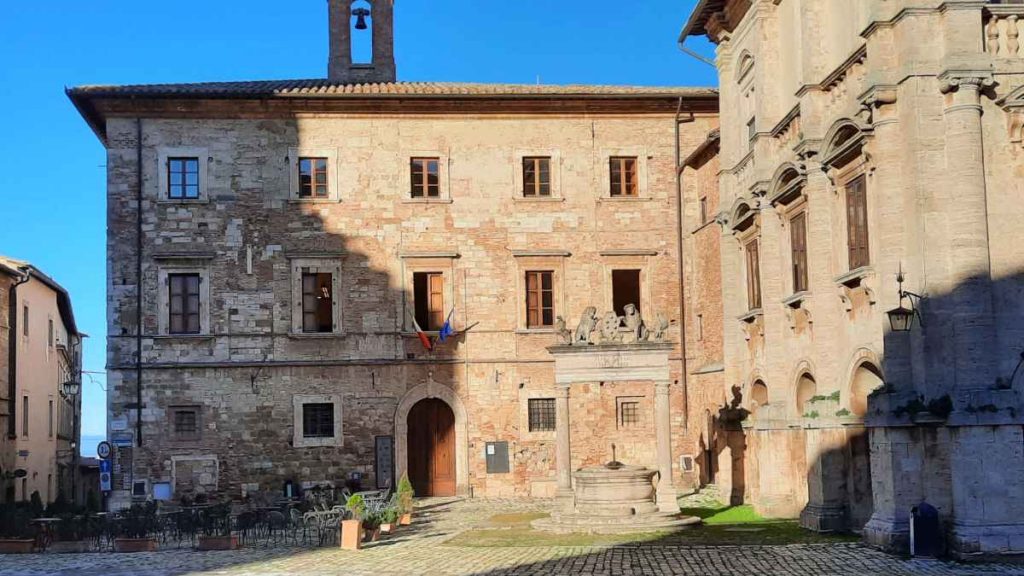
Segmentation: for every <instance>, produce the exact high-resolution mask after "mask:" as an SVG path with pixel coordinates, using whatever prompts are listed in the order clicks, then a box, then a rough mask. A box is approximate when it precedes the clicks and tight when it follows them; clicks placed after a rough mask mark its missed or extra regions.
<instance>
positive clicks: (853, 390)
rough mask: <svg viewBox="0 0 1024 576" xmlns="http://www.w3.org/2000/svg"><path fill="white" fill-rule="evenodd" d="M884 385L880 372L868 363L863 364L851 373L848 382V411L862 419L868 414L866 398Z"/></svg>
mask: <svg viewBox="0 0 1024 576" xmlns="http://www.w3.org/2000/svg"><path fill="white" fill-rule="evenodd" d="M884 385H885V382H884V381H883V380H882V373H881V371H880V370H879V369H878V368H877V367H875V365H874V364H871V363H870V362H865V363H863V364H861V365H860V366H858V367H857V369H856V370H854V372H853V380H852V381H851V382H850V411H851V412H853V413H854V415H856V416H861V417H863V416H864V415H865V414H867V413H868V396H869V395H870V394H871V393H872V392H874V391H875V390H877V389H878V388H881V387H882V386H884Z"/></svg>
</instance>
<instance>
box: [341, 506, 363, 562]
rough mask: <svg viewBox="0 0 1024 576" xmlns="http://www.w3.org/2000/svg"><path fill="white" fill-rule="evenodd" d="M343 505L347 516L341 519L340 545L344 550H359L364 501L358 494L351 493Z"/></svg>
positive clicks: (361, 537) (361, 539)
mask: <svg viewBox="0 0 1024 576" xmlns="http://www.w3.org/2000/svg"><path fill="white" fill-rule="evenodd" d="M345 507H346V508H347V509H348V518H345V519H343V520H342V521H341V538H340V540H341V547H342V548H344V549H345V550H359V549H360V548H362V541H363V516H364V515H365V514H366V501H365V500H364V499H363V497H362V496H360V495H359V494H353V495H351V496H349V498H348V502H346V503H345Z"/></svg>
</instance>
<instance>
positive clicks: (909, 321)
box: [886, 264, 924, 332]
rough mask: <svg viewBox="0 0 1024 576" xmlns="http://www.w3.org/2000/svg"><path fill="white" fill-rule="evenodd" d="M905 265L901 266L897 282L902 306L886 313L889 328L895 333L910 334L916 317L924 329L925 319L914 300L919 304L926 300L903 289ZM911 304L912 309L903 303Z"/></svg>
mask: <svg viewBox="0 0 1024 576" xmlns="http://www.w3.org/2000/svg"><path fill="white" fill-rule="evenodd" d="M903 279H904V278H903V265H902V264H901V265H900V270H899V272H898V273H897V274H896V281H897V282H899V284H900V287H899V294H900V305H899V306H898V307H897V308H893V309H892V310H889V311H888V312H886V314H887V315H888V316H889V326H891V327H892V331H893V332H910V330H911V328H913V326H914V317H915V316H916V317H917V321H918V322H920V324H921V327H922V328H924V319H923V318H922V317H921V313H920V312H919V311H918V310H917V306H916V305H915V304H914V300H915V299H917V302H918V304H920V302H921V300H923V299H924V298H923V297H922V296H920V295H918V294H914V293H913V292H908V291H906V290H904V289H903ZM904 300H906V301H908V302H910V308H907V307H906V306H904V305H903V301H904Z"/></svg>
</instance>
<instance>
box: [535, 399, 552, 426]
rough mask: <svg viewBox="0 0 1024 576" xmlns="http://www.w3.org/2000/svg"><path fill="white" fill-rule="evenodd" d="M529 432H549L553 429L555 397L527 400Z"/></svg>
mask: <svg viewBox="0 0 1024 576" xmlns="http://www.w3.org/2000/svg"><path fill="white" fill-rule="evenodd" d="M528 407H529V410H528V412H529V416H530V432H550V431H552V430H554V429H555V399H554V398H531V399H530V400H529V404H528Z"/></svg>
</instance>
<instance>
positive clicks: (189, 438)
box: [167, 404, 203, 443]
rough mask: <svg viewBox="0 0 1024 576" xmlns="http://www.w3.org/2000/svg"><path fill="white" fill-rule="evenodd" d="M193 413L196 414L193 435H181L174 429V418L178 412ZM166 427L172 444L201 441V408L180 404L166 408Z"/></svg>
mask: <svg viewBox="0 0 1024 576" xmlns="http://www.w3.org/2000/svg"><path fill="white" fill-rule="evenodd" d="M187 411H191V412H195V413H196V432H195V435H188V434H181V433H180V432H178V429H177V428H176V427H175V418H176V416H177V414H178V413H179V412H187ZM167 427H168V428H169V431H170V434H169V436H170V439H171V441H172V442H180V443H195V442H199V441H201V440H202V439H203V408H202V406H199V405H198V404H189V405H185V404H181V405H177V404H176V405H174V406H168V407H167Z"/></svg>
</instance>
